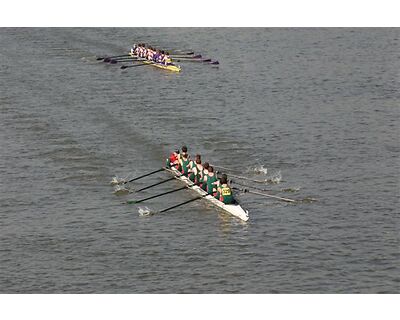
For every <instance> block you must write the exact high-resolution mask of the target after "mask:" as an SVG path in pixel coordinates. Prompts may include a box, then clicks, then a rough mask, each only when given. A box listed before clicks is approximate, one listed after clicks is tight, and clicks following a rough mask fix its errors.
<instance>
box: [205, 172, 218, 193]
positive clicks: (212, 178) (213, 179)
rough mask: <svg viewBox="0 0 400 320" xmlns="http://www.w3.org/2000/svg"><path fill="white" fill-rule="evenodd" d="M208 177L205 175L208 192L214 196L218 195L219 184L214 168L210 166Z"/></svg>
mask: <svg viewBox="0 0 400 320" xmlns="http://www.w3.org/2000/svg"><path fill="white" fill-rule="evenodd" d="M207 171H208V173H207V175H204V182H205V184H206V191H207V193H208V194H211V195H213V196H215V195H216V185H215V184H216V183H217V182H218V179H217V175H216V174H215V173H214V167H213V166H209V167H208V169H207Z"/></svg>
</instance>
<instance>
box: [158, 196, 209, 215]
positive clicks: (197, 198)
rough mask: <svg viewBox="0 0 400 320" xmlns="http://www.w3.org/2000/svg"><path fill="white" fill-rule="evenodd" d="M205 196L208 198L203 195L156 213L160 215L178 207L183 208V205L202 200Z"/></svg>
mask: <svg viewBox="0 0 400 320" xmlns="http://www.w3.org/2000/svg"><path fill="white" fill-rule="evenodd" d="M206 196H208V194H205V195H203V196H200V197H196V198H193V199H190V200H188V201H185V202H182V203H178V204H176V205H174V206H172V207H169V208H165V209H162V210H160V211H158V213H162V212H166V211H169V210H172V209H175V208H178V207H180V206H183V205H184V204H187V203H190V202H193V201H196V200H199V199H201V198H204V197H206Z"/></svg>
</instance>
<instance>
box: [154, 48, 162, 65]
mask: <svg viewBox="0 0 400 320" xmlns="http://www.w3.org/2000/svg"><path fill="white" fill-rule="evenodd" d="M159 56H160V49H157V50H156V53H155V54H154V56H153V61H154V62H157V61H158V57H159Z"/></svg>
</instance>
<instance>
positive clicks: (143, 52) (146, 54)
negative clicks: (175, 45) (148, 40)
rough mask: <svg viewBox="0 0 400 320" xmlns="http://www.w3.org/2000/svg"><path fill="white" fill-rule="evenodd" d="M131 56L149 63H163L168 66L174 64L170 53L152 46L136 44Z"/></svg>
mask: <svg viewBox="0 0 400 320" xmlns="http://www.w3.org/2000/svg"><path fill="white" fill-rule="evenodd" d="M131 54H133V55H136V56H138V57H140V58H144V59H146V60H149V61H153V62H157V63H162V64H164V65H166V66H167V65H170V64H172V59H171V57H170V56H169V53H168V52H165V51H164V50H159V49H155V48H152V47H150V46H148V47H146V45H145V44H144V43H140V44H138V45H136V44H134V45H133V47H132V48H131Z"/></svg>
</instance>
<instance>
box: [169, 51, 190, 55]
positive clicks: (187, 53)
mask: <svg viewBox="0 0 400 320" xmlns="http://www.w3.org/2000/svg"><path fill="white" fill-rule="evenodd" d="M167 51H168V50H167ZM169 52H171V53H172V54H174V53H176V54H181V55H191V54H194V51H188V52H186V51H185V50H169Z"/></svg>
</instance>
